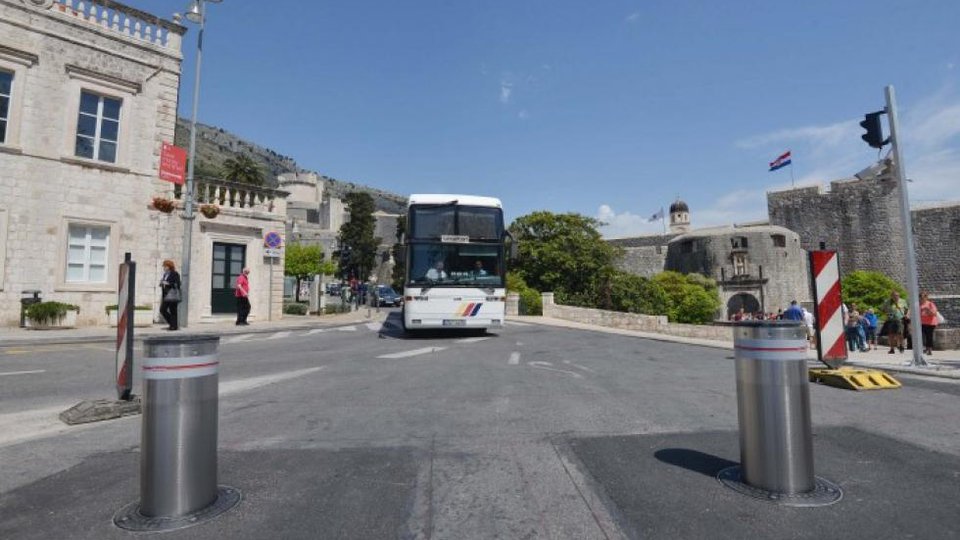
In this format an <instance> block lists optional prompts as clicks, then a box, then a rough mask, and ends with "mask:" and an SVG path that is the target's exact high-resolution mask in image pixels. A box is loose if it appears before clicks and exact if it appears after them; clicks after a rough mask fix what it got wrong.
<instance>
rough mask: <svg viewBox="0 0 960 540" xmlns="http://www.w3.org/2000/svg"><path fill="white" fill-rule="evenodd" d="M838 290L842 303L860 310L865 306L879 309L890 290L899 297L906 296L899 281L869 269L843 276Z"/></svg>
mask: <svg viewBox="0 0 960 540" xmlns="http://www.w3.org/2000/svg"><path fill="white" fill-rule="evenodd" d="M840 290H841V292H842V293H843V301H844V303H846V304H847V305H848V306H849V305H850V304H854V305H856V306H857V309H858V310H860V311H861V312H864V311H866V310H867V308H873V309H874V311H878V310H880V308H881V307H883V303H884V302H886V300H887V299H888V298H890V291H897V292H898V293H900V297H901V298H906V297H907V291H906V290H904V288H903V286H901V285H900V284H899V283H897V282H896V281H894V280H892V279H890V278H889V277H887V276H886V275H885V274H882V273H880V272H872V271H869V270H857V271H856V272H850V273H849V274H847V275H846V276H844V278H843V279H841V280H840Z"/></svg>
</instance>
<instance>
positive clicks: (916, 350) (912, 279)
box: [886, 85, 928, 366]
mask: <svg viewBox="0 0 960 540" xmlns="http://www.w3.org/2000/svg"><path fill="white" fill-rule="evenodd" d="M886 97H887V110H886V112H887V114H888V115H889V121H890V142H891V144H892V145H893V164H894V170H895V171H896V175H897V182H898V184H899V186H900V219H901V221H902V223H903V250H904V256H905V257H906V259H907V260H906V263H907V294H908V295H910V304H909V310H910V311H909V313H910V334H911V335H912V336H913V361H912V362H911V365H914V366H926V365H928V364H927V362H926V360H924V359H923V353H922V351H923V334H922V332H921V328H920V290H919V289H920V286H919V283H918V282H919V278H918V275H917V252H916V251H915V250H914V247H913V221H912V220H911V219H910V197H909V196H908V194H907V173H906V168H905V167H904V165H903V154H902V152H901V150H900V133H899V129H900V124H899V120H898V118H897V99H896V93H895V92H894V89H893V86H892V85H888V86H887V87H886Z"/></svg>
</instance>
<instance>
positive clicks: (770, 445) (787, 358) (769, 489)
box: [718, 321, 843, 506]
mask: <svg viewBox="0 0 960 540" xmlns="http://www.w3.org/2000/svg"><path fill="white" fill-rule="evenodd" d="M733 332H734V334H733V344H734V345H733V346H734V349H735V351H736V352H735V362H736V373H737V416H738V419H739V424H740V465H739V466H737V467H730V468H728V469H725V470H723V471H721V472H720V475H719V476H718V478H719V479H720V481H721V482H722V483H724V484H725V485H727V486H728V487H731V488H733V489H735V490H737V491H740V492H742V493H745V494H747V495H750V496H753V497H757V498H761V499H765V500H770V501H774V502H779V503H781V504H785V505H790V506H821V505H825V504H832V503H834V502H837V501H838V500H840V497H842V495H843V493H842V491H841V490H840V488H839V487H838V486H836V485H834V484H832V483H830V482H828V481H826V480H824V479H822V478H818V477H816V476H815V475H814V467H813V435H812V428H811V420H810V389H809V383H808V374H807V340H806V327H805V326H804V325H803V323H802V322H799V321H745V322H740V323H737V324H735V325H734V330H733Z"/></svg>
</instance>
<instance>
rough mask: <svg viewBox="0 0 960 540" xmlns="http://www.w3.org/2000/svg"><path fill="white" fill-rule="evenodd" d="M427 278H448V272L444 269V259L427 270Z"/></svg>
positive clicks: (434, 279) (436, 279)
mask: <svg viewBox="0 0 960 540" xmlns="http://www.w3.org/2000/svg"><path fill="white" fill-rule="evenodd" d="M426 278H427V279H429V280H430V281H440V280H443V279H447V273H446V272H444V271H443V261H437V263H436V264H435V265H434V267H433V268H431V269H429V270H427V275H426Z"/></svg>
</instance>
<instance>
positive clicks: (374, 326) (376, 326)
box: [367, 322, 383, 332]
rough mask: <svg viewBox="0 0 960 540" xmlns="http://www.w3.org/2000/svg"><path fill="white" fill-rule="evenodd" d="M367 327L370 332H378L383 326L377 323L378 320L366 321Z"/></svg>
mask: <svg viewBox="0 0 960 540" xmlns="http://www.w3.org/2000/svg"><path fill="white" fill-rule="evenodd" d="M367 328H369V329H370V331H372V332H378V331H380V329H382V328H383V324H381V323H378V322H368V323H367Z"/></svg>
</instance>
